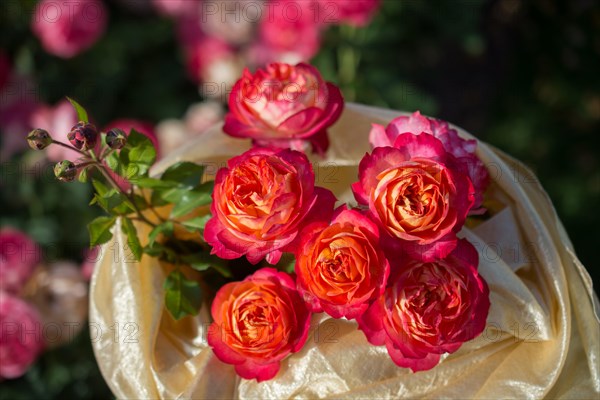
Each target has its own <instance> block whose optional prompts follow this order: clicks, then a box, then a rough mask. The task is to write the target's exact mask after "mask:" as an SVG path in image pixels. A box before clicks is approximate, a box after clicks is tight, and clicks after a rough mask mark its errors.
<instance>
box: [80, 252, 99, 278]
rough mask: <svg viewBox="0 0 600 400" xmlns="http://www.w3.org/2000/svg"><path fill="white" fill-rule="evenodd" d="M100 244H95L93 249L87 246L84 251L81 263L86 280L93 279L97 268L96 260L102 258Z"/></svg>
mask: <svg viewBox="0 0 600 400" xmlns="http://www.w3.org/2000/svg"><path fill="white" fill-rule="evenodd" d="M101 254H102V253H101V251H100V246H94V247H92V248H91V249H90V248H86V249H85V250H84V252H83V263H82V264H81V275H82V276H83V279H85V280H86V281H88V282H89V281H90V280H91V279H92V275H93V273H94V269H95V268H96V261H98V260H99V259H100V255H101Z"/></svg>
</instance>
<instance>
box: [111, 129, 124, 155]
mask: <svg viewBox="0 0 600 400" xmlns="http://www.w3.org/2000/svg"><path fill="white" fill-rule="evenodd" d="M125 143H127V136H126V135H125V132H123V130H122V129H119V128H113V129H111V130H110V131H108V132H107V133H106V144H107V145H108V147H110V148H111V149H113V150H119V149H122V148H123V147H124V146H125Z"/></svg>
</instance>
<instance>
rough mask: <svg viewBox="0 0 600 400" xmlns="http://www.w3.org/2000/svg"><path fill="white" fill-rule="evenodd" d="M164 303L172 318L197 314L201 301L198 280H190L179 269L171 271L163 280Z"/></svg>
mask: <svg viewBox="0 0 600 400" xmlns="http://www.w3.org/2000/svg"><path fill="white" fill-rule="evenodd" d="M164 289H165V305H166V307H167V310H169V312H170V313H171V315H172V316H173V318H175V319H181V318H183V317H185V316H186V315H197V314H198V311H199V310H200V305H201V303H202V292H201V290H200V285H198V282H195V281H191V280H189V279H187V278H186V277H185V275H183V274H182V273H181V272H180V271H173V272H171V273H170V274H169V275H168V276H167V279H166V280H165V284H164Z"/></svg>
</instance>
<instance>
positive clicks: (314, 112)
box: [223, 63, 344, 152]
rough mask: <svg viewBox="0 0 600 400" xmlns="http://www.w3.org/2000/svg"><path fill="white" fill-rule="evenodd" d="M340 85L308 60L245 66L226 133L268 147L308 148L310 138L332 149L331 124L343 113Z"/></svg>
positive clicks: (232, 98)
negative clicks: (254, 67)
mask: <svg viewBox="0 0 600 400" xmlns="http://www.w3.org/2000/svg"><path fill="white" fill-rule="evenodd" d="M343 107H344V100H343V98H342V95H341V92H340V90H339V89H338V88H337V87H336V86H335V85H333V84H332V83H329V82H325V81H324V80H323V78H322V77H321V74H320V73H319V71H318V70H317V69H316V68H315V67H313V66H311V65H308V64H303V63H301V64H298V65H296V66H293V65H289V64H284V63H273V64H270V65H268V66H267V67H266V68H265V69H264V70H262V69H259V70H257V71H256V72H255V73H254V74H251V73H250V72H249V71H248V70H245V71H244V74H243V76H242V78H241V79H240V80H239V81H238V82H237V83H236V84H235V85H234V87H233V90H232V91H231V95H230V97H229V114H227V116H226V117H225V126H224V127H223V130H224V131H225V133H227V134H229V135H231V136H236V137H241V138H251V139H252V140H253V141H254V143H255V144H257V145H259V146H267V147H280V148H281V147H288V148H292V149H295V150H303V149H304V143H306V142H310V143H311V144H312V145H313V148H314V149H315V150H316V151H318V152H323V151H325V150H326V149H327V146H328V140H327V133H326V129H327V128H328V127H329V126H331V125H332V124H333V123H334V122H336V121H337V119H338V118H339V117H340V114H341V112H342V109H343Z"/></svg>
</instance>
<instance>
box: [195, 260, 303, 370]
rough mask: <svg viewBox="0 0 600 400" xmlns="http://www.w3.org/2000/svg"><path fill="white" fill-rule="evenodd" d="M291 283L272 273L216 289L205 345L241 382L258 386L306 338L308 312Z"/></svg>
mask: <svg viewBox="0 0 600 400" xmlns="http://www.w3.org/2000/svg"><path fill="white" fill-rule="evenodd" d="M295 286H296V285H295V283H294V280H293V279H292V278H291V277H290V276H289V275H288V274H286V273H284V272H278V271H277V270H276V269H273V268H263V269H260V270H258V271H256V272H255V273H254V274H253V275H250V276H249V277H247V278H246V279H244V280H243V281H241V282H232V283H228V284H226V285H225V286H223V287H221V289H219V291H218V292H217V296H216V297H215V299H214V300H213V303H212V309H211V312H212V317H213V320H214V322H213V324H212V325H211V327H210V329H209V331H208V338H207V339H208V344H209V345H210V346H211V347H212V348H213V351H214V353H215V355H216V356H217V357H218V358H219V360H221V361H223V362H225V363H228V364H233V365H235V371H236V372H237V373H238V375H240V376H241V377H242V378H245V379H254V378H256V380H257V381H259V382H260V381H264V380H267V379H271V378H273V377H274V376H275V375H277V372H278V371H279V367H280V361H281V360H282V359H284V358H285V357H286V356H287V355H288V354H290V353H295V352H297V351H299V350H300V349H301V348H302V346H303V345H304V343H305V342H306V339H307V337H308V330H309V328H310V312H309V311H308V309H307V307H306V304H305V303H304V302H303V301H302V299H301V298H300V295H299V294H298V292H296V290H295Z"/></svg>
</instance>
